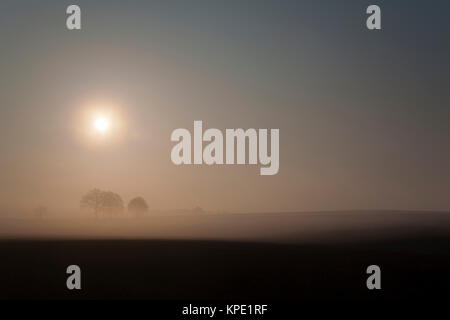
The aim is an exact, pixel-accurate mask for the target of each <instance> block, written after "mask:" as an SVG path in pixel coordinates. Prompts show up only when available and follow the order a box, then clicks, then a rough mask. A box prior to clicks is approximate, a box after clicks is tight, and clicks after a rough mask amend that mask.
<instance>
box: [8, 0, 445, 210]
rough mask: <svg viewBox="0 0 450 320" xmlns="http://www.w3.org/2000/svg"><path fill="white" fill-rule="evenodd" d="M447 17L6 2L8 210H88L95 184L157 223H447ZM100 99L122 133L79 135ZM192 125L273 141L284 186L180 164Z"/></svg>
mask: <svg viewBox="0 0 450 320" xmlns="http://www.w3.org/2000/svg"><path fill="white" fill-rule="evenodd" d="M73 3H76V4H78V5H79V6H80V7H81V10H82V30H81V31H69V30H67V29H66V23H65V20H66V17H67V15H66V14H65V10H66V8H67V6H68V5H70V4H73ZM374 3H376V4H378V5H379V6H380V7H381V9H382V28H383V29H382V30H381V31H369V30H367V29H366V27H365V19H366V16H367V15H366V14H365V9H366V7H367V6H368V5H369V4H374ZM449 17H450V2H448V1H424V0H423V1H406V0H405V1H375V2H374V1H356V0H355V1H317V0H315V1H313V0H311V1H300V0H296V1H281V0H278V1H256V0H255V1H247V0H242V1H214V0H212V1H211V0H209V1H206V0H205V1H194V0H192V1H185V0H180V1H100V0H95V1H61V0H58V1H56V0H55V1H22V0H14V1H10V0H2V1H1V2H0V48H1V50H0V72H1V73H0V150H1V151H0V152H1V157H0V177H1V179H0V206H7V207H11V206H19V207H34V206H37V205H39V204H44V205H46V206H48V207H49V208H77V207H78V203H79V199H80V197H81V195H82V194H83V193H85V192H86V191H88V190H89V189H91V188H94V187H98V188H101V189H108V190H113V191H115V192H118V193H119V194H121V195H122V197H123V198H124V200H125V201H128V200H129V199H130V198H131V197H133V196H137V195H141V196H143V197H145V198H146V199H147V201H148V202H149V206H150V208H152V209H171V208H191V207H194V206H197V205H199V206H201V207H204V208H206V209H212V210H228V211H294V210H336V209H433V210H450V143H449V142H450V124H449V123H450V92H449V89H450V86H449V84H450V79H449V77H450V73H449V71H450V59H449V56H450V19H449ZM100 102H101V103H103V105H104V106H107V108H111V109H112V110H114V112H115V114H116V117H117V119H118V122H120V123H121V124H122V128H121V131H120V133H119V132H116V133H115V136H114V137H110V139H109V141H108V143H96V142H95V141H90V138H88V137H87V136H86V134H85V133H83V132H82V131H83V128H84V127H83V126H82V125H81V122H82V119H83V114H84V112H85V111H86V110H88V109H89V108H91V107H92V106H95V105H98V104H99V103H100ZM194 120H203V121H204V123H205V125H206V126H207V127H209V128H219V129H222V130H224V129H225V128H239V127H242V128H279V129H280V171H279V173H278V174H277V175H274V176H261V175H259V165H256V166H255V165H253V166H237V165H235V166H206V165H203V166H175V165H174V164H172V162H171V160H170V150H171V148H172V147H173V145H174V143H173V142H171V141H170V134H171V132H172V131H173V130H174V129H176V128H183V127H184V128H188V129H190V130H191V131H192V126H193V121H194ZM91 140H93V139H91Z"/></svg>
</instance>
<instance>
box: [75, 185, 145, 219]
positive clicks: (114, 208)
mask: <svg viewBox="0 0 450 320" xmlns="http://www.w3.org/2000/svg"><path fill="white" fill-rule="evenodd" d="M80 207H81V208H82V209H88V210H91V211H92V212H93V213H94V215H95V217H97V218H98V217H99V216H100V215H103V216H109V217H113V216H115V215H118V214H120V213H122V212H123V211H124V208H125V207H124V203H123V200H122V197H121V196H120V195H118V194H117V193H114V192H112V191H103V190H100V189H92V190H91V191H89V192H88V193H86V194H85V195H84V196H83V197H82V198H81V201H80ZM127 208H128V211H129V212H130V213H132V214H133V215H134V216H135V217H142V216H143V215H145V213H147V211H148V205H147V202H146V201H145V199H144V198H142V197H136V198H133V199H131V200H130V202H129V203H128V206H127Z"/></svg>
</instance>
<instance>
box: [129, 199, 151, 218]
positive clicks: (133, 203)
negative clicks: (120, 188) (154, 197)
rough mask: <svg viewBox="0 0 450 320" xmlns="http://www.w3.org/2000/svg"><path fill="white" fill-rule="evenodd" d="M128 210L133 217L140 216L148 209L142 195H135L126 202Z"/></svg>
mask: <svg viewBox="0 0 450 320" xmlns="http://www.w3.org/2000/svg"><path fill="white" fill-rule="evenodd" d="M128 211H129V212H131V213H133V214H134V216H135V217H141V216H143V215H144V214H145V213H146V212H147V211H148V205H147V202H146V201H145V200H144V198H142V197H136V198H134V199H132V200H130V202H129V203H128Z"/></svg>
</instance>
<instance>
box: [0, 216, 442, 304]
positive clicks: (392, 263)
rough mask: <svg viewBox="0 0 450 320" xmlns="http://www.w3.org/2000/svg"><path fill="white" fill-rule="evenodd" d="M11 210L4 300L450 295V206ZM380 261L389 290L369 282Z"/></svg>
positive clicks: (2, 272) (1, 247) (0, 250)
mask: <svg viewBox="0 0 450 320" xmlns="http://www.w3.org/2000/svg"><path fill="white" fill-rule="evenodd" d="M3 220H4V221H3V222H4V223H2V224H1V227H0V230H1V235H2V240H0V286H1V290H0V298H28V299H49V298H52V299H54V298H56V299H108V298H113V299H176V300H180V299H193V300H200V299H215V300H222V299H266V300H273V299H323V298H327V299H403V298H426V299H431V298H441V299H444V298H448V293H447V292H446V290H447V288H448V287H449V286H450V271H449V270H450V255H449V252H448V251H449V250H448V249H449V248H450V214H448V213H436V212H434V213H433V212H387V211H386V212H322V213H289V214H286V213H278V214H277V213H273V214H240V215H238V214H235V215H233V214H229V215H206V214H205V215H197V216H166V217H158V216H155V217H148V218H145V219H142V220H140V221H136V220H125V219H124V220H122V221H119V220H114V219H111V220H106V221H91V222H89V221H90V220H79V221H78V220H67V221H66V220H58V221H56V220H49V221H45V220H39V221H32V220H26V219H25V220H18V219H11V218H9V219H6V218H4V219H3ZM51 231H53V232H51ZM69 231H70V232H69ZM25 232H27V233H28V237H24V233H25ZM63 233H65V234H66V236H63ZM71 264H76V265H79V266H80V267H81V270H82V290H80V291H69V290H67V288H66V278H67V274H66V267H67V266H68V265H71ZM371 264H376V265H379V266H380V267H381V272H382V276H381V286H382V290H379V291H376V290H368V289H367V288H366V279H367V276H368V275H367V274H366V268H367V266H368V265H371Z"/></svg>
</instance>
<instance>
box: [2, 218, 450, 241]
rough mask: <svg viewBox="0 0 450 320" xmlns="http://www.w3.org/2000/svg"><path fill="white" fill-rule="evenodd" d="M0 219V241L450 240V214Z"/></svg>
mask: <svg viewBox="0 0 450 320" xmlns="http://www.w3.org/2000/svg"><path fill="white" fill-rule="evenodd" d="M61 216H64V218H57V217H55V216H49V217H46V216H35V215H33V216H13V215H5V214H3V215H2V216H0V238H2V239H7V238H10V239H18V238H19V239H22V238H26V239H45V238H58V239H174V240H175V239H177V240H180V239H190V240H195V239H198V240H202V239H219V240H230V241H231V240H233V241H234V240H239V241H262V242H283V243H305V242H330V241H332V242H342V241H351V242H354V241H366V240H367V241H370V240H380V239H386V238H392V237H404V236H408V235H415V236H417V235H420V234H427V235H430V234H431V235H433V236H450V213H447V212H419V211H417V212H412V211H411V212H408V211H348V212H341V211H339V212H338V211H336V212H299V213H247V214H232V213H207V212H203V211H202V212H192V211H189V212H181V211H173V212H154V213H151V212H149V213H148V214H147V215H145V216H142V217H132V216H130V215H122V216H115V217H98V218H95V217H93V216H90V215H79V216H75V215H73V214H66V215H61Z"/></svg>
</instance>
